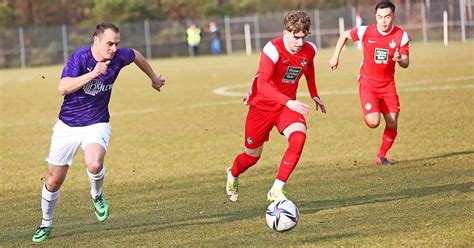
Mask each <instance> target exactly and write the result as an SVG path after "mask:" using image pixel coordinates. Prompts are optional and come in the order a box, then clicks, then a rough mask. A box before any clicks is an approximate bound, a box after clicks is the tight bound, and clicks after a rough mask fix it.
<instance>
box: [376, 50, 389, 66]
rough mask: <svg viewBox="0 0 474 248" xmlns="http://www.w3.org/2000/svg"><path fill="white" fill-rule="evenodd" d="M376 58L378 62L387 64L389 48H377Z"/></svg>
mask: <svg viewBox="0 0 474 248" xmlns="http://www.w3.org/2000/svg"><path fill="white" fill-rule="evenodd" d="M374 60H375V63H376V64H387V61H388V49H383V48H375V53H374Z"/></svg>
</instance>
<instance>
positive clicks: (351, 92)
mask: <svg viewBox="0 0 474 248" xmlns="http://www.w3.org/2000/svg"><path fill="white" fill-rule="evenodd" d="M469 79H474V76H471V77H455V78H449V79H440V80H430V81H428V80H420V81H414V82H409V83H401V84H397V88H398V89H397V90H398V92H422V91H438V90H456V89H474V83H471V84H466V85H439V86H430V87H409V88H407V87H405V86H409V85H419V84H427V83H432V82H454V81H462V80H469ZM242 88H246V89H248V88H249V84H237V85H230V86H224V87H221V88H218V89H215V90H214V93H215V94H217V95H223V96H238V97H245V96H247V93H243V92H232V91H229V90H232V89H242ZM319 94H320V95H321V96H338V95H354V94H358V90H357V89H348V90H334V91H322V92H320V93H319ZM308 95H309V94H308V93H300V94H298V96H308ZM233 104H243V102H242V99H238V100H237V99H236V100H230V101H221V102H208V103H198V104H192V105H187V106H177V107H175V108H174V109H175V110H187V109H198V108H207V107H216V106H224V105H233ZM159 111H162V110H161V109H159V108H148V109H141V110H130V111H119V112H111V113H110V115H111V116H112V117H114V116H129V115H140V114H146V113H155V112H159ZM55 121H56V120H55V119H51V120H45V119H42V120H37V121H15V122H7V123H5V122H2V123H1V124H0V128H7V127H15V126H28V125H53V124H54V122H55Z"/></svg>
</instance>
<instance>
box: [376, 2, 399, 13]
mask: <svg viewBox="0 0 474 248" xmlns="http://www.w3.org/2000/svg"><path fill="white" fill-rule="evenodd" d="M386 8H389V9H390V10H392V13H395V5H394V4H393V3H392V2H390V1H381V2H379V3H377V5H375V12H377V10H378V9H386Z"/></svg>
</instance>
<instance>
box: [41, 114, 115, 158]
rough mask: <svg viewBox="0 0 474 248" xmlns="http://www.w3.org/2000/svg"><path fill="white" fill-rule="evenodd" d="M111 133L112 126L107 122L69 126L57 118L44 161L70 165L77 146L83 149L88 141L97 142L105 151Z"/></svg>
mask: <svg viewBox="0 0 474 248" xmlns="http://www.w3.org/2000/svg"><path fill="white" fill-rule="evenodd" d="M111 133H112V127H111V125H110V123H109V122H107V123H104V122H102V123H96V124H92V125H90V126H85V127H70V126H68V125H66V124H65V123H64V122H62V121H61V120H58V122H56V125H54V128H53V135H52V136H51V147H50V148H49V154H48V157H47V158H46V162H48V163H50V164H52V165H69V166H71V165H72V161H73V159H74V155H75V154H76V152H77V149H79V146H81V148H82V150H84V149H85V148H86V146H87V145H88V144H90V143H98V144H99V145H101V146H102V147H104V149H105V151H107V148H108V147H109V140H110V134H111Z"/></svg>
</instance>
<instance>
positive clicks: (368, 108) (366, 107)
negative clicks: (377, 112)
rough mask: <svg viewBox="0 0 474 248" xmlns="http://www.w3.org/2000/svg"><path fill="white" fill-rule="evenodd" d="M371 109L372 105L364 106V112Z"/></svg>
mask: <svg viewBox="0 0 474 248" xmlns="http://www.w3.org/2000/svg"><path fill="white" fill-rule="evenodd" d="M371 109H372V104H371V103H370V102H368V103H366V104H365V110H371Z"/></svg>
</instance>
